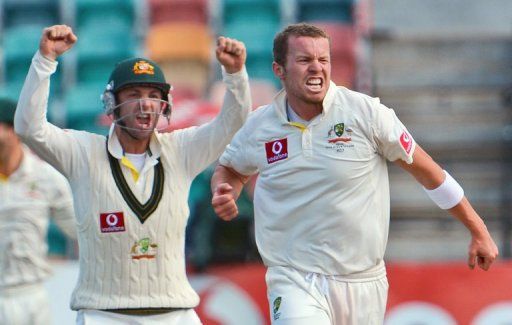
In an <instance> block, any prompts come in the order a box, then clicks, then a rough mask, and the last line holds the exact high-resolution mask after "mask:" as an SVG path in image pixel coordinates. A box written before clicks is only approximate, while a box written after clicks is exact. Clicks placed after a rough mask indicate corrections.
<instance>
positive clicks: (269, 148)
mask: <svg viewBox="0 0 512 325" xmlns="http://www.w3.org/2000/svg"><path fill="white" fill-rule="evenodd" d="M323 108H324V109H323V112H322V114H321V116H320V118H315V119H313V120H312V121H311V123H310V124H309V125H308V126H307V127H304V126H302V127H301V126H299V125H292V124H293V123H292V124H291V123H290V122H288V120H287V117H286V93H285V92H284V91H281V92H280V93H278V94H277V95H276V97H275V99H274V101H273V103H272V104H270V105H267V106H263V107H261V108H259V109H258V110H256V111H255V112H253V113H252V114H251V115H250V117H249V120H248V121H247V123H246V124H245V125H244V127H243V128H242V129H241V130H240V131H239V132H238V133H237V134H236V135H235V137H234V138H233V141H232V143H231V144H230V145H229V146H228V148H227V149H226V151H225V152H224V154H223V155H222V156H221V159H220V163H221V164H222V165H225V166H228V167H231V168H234V169H235V170H236V171H237V172H239V173H241V174H243V175H251V174H254V173H256V172H259V173H260V175H259V177H258V180H257V183H256V188H255V193H254V207H255V224H256V241H257V245H258V248H259V251H260V254H261V256H262V258H263V260H264V262H265V264H266V265H267V266H279V265H281V266H291V267H294V268H297V269H299V270H302V271H306V272H315V273H321V274H329V275H343V276H354V277H359V276H363V277H364V276H365V274H366V275H368V276H372V275H374V274H375V273H380V272H384V263H383V257H384V251H385V248H386V243H387V237H388V225H389V204H390V203H389V201H390V199H389V182H388V172H387V166H386V159H388V160H390V161H393V160H396V159H403V160H404V161H406V162H408V163H411V162H412V154H413V152H414V148H415V143H414V140H413V139H412V137H411V136H410V135H409V134H408V132H407V130H406V128H405V127H404V125H403V124H402V123H401V122H400V121H399V119H398V118H397V116H396V115H395V113H394V111H393V110H392V109H389V108H387V107H385V106H384V105H382V104H380V102H379V100H378V99H377V98H371V97H368V96H366V95H363V94H360V93H357V92H354V91H351V90H348V89H346V88H344V87H337V86H336V85H335V84H334V83H332V82H331V84H330V86H329V90H328V92H327V94H326V97H325V99H324V102H323Z"/></svg>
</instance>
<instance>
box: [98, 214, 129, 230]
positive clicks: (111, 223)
mask: <svg viewBox="0 0 512 325" xmlns="http://www.w3.org/2000/svg"><path fill="white" fill-rule="evenodd" d="M100 230H101V232H104V233H105V232H107V233H109V232H120V231H125V230H126V229H125V227H124V215H123V213H122V212H110V213H101V214H100Z"/></svg>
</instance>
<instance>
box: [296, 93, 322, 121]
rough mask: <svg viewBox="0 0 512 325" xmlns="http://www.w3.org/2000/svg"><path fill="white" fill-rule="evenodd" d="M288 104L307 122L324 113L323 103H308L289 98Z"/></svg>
mask: <svg viewBox="0 0 512 325" xmlns="http://www.w3.org/2000/svg"><path fill="white" fill-rule="evenodd" d="M288 104H289V105H290V107H291V108H292V109H293V111H294V112H295V113H297V115H299V116H300V118H301V119H303V120H305V121H310V120H311V119H313V118H314V117H316V116H318V115H320V114H322V111H323V105H322V103H307V102H304V101H301V100H297V99H296V98H288Z"/></svg>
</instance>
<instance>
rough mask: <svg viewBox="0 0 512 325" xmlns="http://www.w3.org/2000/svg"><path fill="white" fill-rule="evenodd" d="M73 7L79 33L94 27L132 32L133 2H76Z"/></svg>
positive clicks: (98, 0)
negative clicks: (74, 7)
mask: <svg viewBox="0 0 512 325" xmlns="http://www.w3.org/2000/svg"><path fill="white" fill-rule="evenodd" d="M75 6H76V13H75V21H76V27H77V29H78V30H80V31H82V30H85V29H87V28H94V27H103V28H122V29H123V28H124V29H128V30H132V28H133V26H134V20H135V7H134V0H76V4H75Z"/></svg>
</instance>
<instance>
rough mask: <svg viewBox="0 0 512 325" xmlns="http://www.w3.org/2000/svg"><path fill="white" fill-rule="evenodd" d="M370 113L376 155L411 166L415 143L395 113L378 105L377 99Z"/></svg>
mask: <svg viewBox="0 0 512 325" xmlns="http://www.w3.org/2000/svg"><path fill="white" fill-rule="evenodd" d="M372 113H373V120H372V130H373V138H374V141H375V145H376V147H377V151H378V153H379V154H381V155H382V156H383V157H385V158H386V159H388V160H389V161H395V160H397V159H402V160H403V161H405V162H406V163H408V164H411V163H412V160H413V159H412V155H413V153H414V150H415V148H416V142H415V141H414V139H413V137H412V136H411V134H410V133H409V131H408V130H407V129H406V127H405V126H404V125H403V123H402V122H401V121H400V120H399V119H398V117H397V116H396V114H395V111H394V110H393V109H391V108H388V107H386V106H384V105H382V104H380V102H379V101H378V99H377V100H376V101H375V104H374V105H373V112H372Z"/></svg>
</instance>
